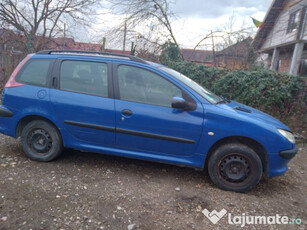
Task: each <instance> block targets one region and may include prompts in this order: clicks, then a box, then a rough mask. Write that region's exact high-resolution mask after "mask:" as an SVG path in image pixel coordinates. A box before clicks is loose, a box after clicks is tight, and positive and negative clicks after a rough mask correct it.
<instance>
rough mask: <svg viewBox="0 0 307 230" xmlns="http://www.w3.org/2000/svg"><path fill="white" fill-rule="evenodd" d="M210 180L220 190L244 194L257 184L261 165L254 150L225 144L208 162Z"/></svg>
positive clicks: (240, 145) (238, 145) (241, 145)
mask: <svg viewBox="0 0 307 230" xmlns="http://www.w3.org/2000/svg"><path fill="white" fill-rule="evenodd" d="M208 172H209V175H210V178H211V180H212V181H213V182H214V183H215V184H216V185H217V186H218V187H219V188H221V189H224V190H230V191H235V192H245V191H248V190H250V189H251V188H253V187H254V186H256V185H257V184H258V182H259V181H260V179H261V176H262V163H261V160H260V158H259V156H258V155H257V154H256V153H255V151H254V150H252V149H251V148H249V147H248V146H245V145H243V144H226V145H223V146H221V147H219V148H218V149H217V150H215V152H214V153H213V154H212V155H211V157H210V159H209V162H208Z"/></svg>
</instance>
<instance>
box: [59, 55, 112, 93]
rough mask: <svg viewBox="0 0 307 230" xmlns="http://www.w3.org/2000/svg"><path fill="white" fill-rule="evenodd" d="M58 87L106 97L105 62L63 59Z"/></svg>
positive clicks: (106, 71)
mask: <svg viewBox="0 0 307 230" xmlns="http://www.w3.org/2000/svg"><path fill="white" fill-rule="evenodd" d="M60 89H62V90H68V91H73V92H78V93H85V94H93V95H98V96H102V97H108V68H107V64H105V63H99V62H88V61H63V62H62V65H61V72H60Z"/></svg>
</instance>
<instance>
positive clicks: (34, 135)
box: [27, 129, 53, 155]
mask: <svg viewBox="0 0 307 230" xmlns="http://www.w3.org/2000/svg"><path fill="white" fill-rule="evenodd" d="M27 143H28V146H29V147H30V149H31V150H32V151H34V152H36V153H38V154H41V155H45V154H47V153H49V151H50V150H51V148H52V143H53V142H52V138H51V136H50V134H49V133H48V132H47V131H46V130H44V129H34V130H32V131H31V132H30V133H29V135H28V140H27Z"/></svg>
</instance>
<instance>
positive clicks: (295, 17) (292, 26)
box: [287, 11, 299, 33]
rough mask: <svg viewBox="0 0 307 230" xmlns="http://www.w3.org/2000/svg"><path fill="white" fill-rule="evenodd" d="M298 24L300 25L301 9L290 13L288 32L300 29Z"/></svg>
mask: <svg viewBox="0 0 307 230" xmlns="http://www.w3.org/2000/svg"><path fill="white" fill-rule="evenodd" d="M298 26H299V11H295V12H294V13H292V14H290V18H289V24H288V30H287V33H291V32H292V31H296V30H297V29H298Z"/></svg>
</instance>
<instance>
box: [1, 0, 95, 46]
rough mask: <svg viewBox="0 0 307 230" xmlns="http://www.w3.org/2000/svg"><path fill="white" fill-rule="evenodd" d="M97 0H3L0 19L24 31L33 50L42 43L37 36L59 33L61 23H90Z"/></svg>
mask: <svg viewBox="0 0 307 230" xmlns="http://www.w3.org/2000/svg"><path fill="white" fill-rule="evenodd" d="M97 4H99V0H2V2H1V3H0V22H1V23H3V24H4V25H5V26H6V27H7V28H8V29H12V30H14V31H15V32H18V33H20V34H22V35H24V36H25V37H26V38H27V39H26V41H30V42H31V44H32V45H33V46H32V47H33V48H34V50H37V49H39V48H40V47H41V46H42V41H39V40H41V39H37V37H38V36H39V38H45V37H47V38H51V37H53V36H55V35H57V34H58V33H62V30H63V28H64V23H66V24H70V23H78V24H82V25H87V24H89V22H90V20H91V18H90V16H93V15H94V14H95V10H94V9H96V8H97V7H96V8H95V7H93V6H94V5H97Z"/></svg>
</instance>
